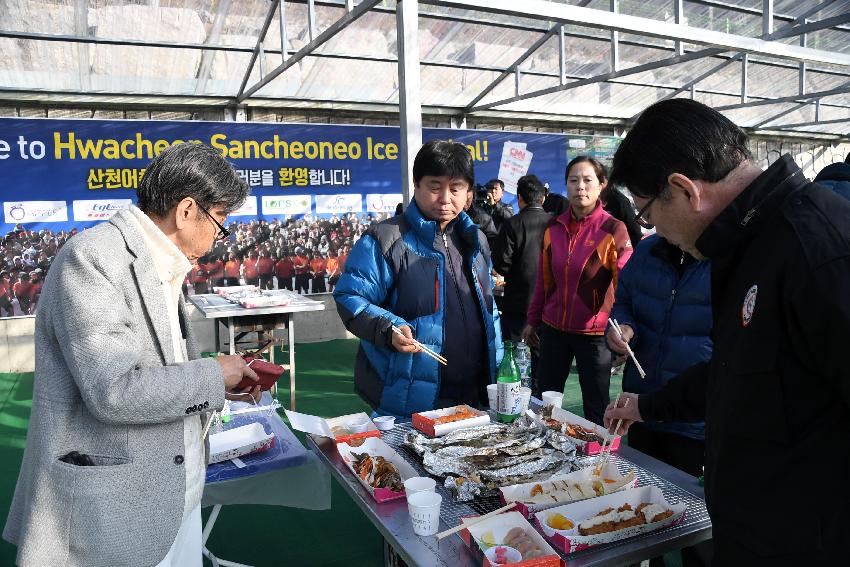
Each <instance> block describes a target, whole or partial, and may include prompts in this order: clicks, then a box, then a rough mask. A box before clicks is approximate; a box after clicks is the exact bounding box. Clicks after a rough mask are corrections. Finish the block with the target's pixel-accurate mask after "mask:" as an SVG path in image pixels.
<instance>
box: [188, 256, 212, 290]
mask: <svg viewBox="0 0 850 567" xmlns="http://www.w3.org/2000/svg"><path fill="white" fill-rule="evenodd" d="M206 261H207V257H206V256H203V257H202V258H201V259H200V260H199V261H198V263H197V264H196V265H194V266H192V270H191V271H190V272H189V283H190V284H192V289H193V290H195V295H198V294H201V293H209V291H210V290H209V284H208V279H207V272H206V270H204V264H205V263H206Z"/></svg>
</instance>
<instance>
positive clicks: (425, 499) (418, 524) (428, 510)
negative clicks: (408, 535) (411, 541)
mask: <svg viewBox="0 0 850 567" xmlns="http://www.w3.org/2000/svg"><path fill="white" fill-rule="evenodd" d="M442 502H443V497H442V496H440V495H439V494H437V493H436V492H417V493H415V494H411V495H410V496H409V497H408V498H407V511H408V512H409V513H410V523H412V524H413V533H415V534H416V535H420V536H432V535H434V534H436V533H437V531H439V529H440V504H442Z"/></svg>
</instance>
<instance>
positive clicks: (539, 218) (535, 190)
mask: <svg viewBox="0 0 850 567" xmlns="http://www.w3.org/2000/svg"><path fill="white" fill-rule="evenodd" d="M545 197H546V188H545V187H544V186H543V184H542V183H541V182H540V180H539V179H538V178H537V176H536V175H525V176H523V177H520V178H519V181H517V202H518V203H519V214H517V215H514V216H513V217H511V218H510V219H509V220H508V221H507V222H506V223H505V224H504V226H503V227H502V230H501V231H500V232H499V237H498V238H497V239H496V244H495V246H494V247H493V269H494V270H496V271H497V272H498V273H500V274H502V275H503V276H504V277H505V295H504V298H503V299H502V313H501V314H502V338H503V339H505V340H508V339H510V340H512V341H519V340H520V339H521V338H522V337H521V335H522V329H523V328H524V327H525V320H526V312H527V311H528V304H529V303H530V302H531V294H532V293H533V292H534V281H535V279H536V278H537V264H538V261H539V259H540V247H541V244H542V242H543V231H544V230H545V229H546V225H548V224H549V221H550V220H552V215H551V214H549V213H547V212H546V211H544V210H543V206H542V205H543V199H544V198H545Z"/></svg>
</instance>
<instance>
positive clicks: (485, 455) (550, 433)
mask: <svg viewBox="0 0 850 567" xmlns="http://www.w3.org/2000/svg"><path fill="white" fill-rule="evenodd" d="M405 445H406V446H407V447H409V448H410V449H411V450H412V451H413V452H415V453H416V454H417V455H419V456H420V457H421V458H422V464H423V466H424V467H425V470H427V471H428V472H429V473H431V474H433V475H436V476H444V477H447V478H446V483H445V486H446V487H447V488H449V489H451V491H452V493H453V494H454V496H455V498H456V499H458V500H461V501H468V500H471V499H472V498H474V497H475V496H478V495H488V494H492V493H493V491H495V490H496V489H497V488H498V487H500V486H507V485H510V484H517V483H523V482H531V481H535V480H543V479H546V478H549V477H550V476H551V475H553V474H555V473H559V472H565V473H566V472H571V471H573V470H575V469H576V468H578V467H577V466H576V462H575V461H576V447H575V445H574V444H573V442H572V441H570V439H569V437H568V436H567V435H566V434H564V433H562V432H560V431H555V430H552V429H549V428H548V427H545V426H543V425H542V424H540V423H537V422H534V421H533V420H530V419H528V418H525V417H521V418H520V419H518V420H516V421H514V422H513V423H512V424H510V425H505V424H501V423H491V424H489V425H483V426H480V427H470V428H468V429H459V430H457V431H453V432H451V433H449V434H448V435H446V436H444V437H438V438H430V437H426V436H425V435H423V434H421V433H419V432H418V431H415V430H411V431H410V432H409V433H408V434H407V437H406V439H405Z"/></svg>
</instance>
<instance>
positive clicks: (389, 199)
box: [366, 193, 404, 213]
mask: <svg viewBox="0 0 850 567" xmlns="http://www.w3.org/2000/svg"><path fill="white" fill-rule="evenodd" d="M403 200H404V197H403V196H402V194H401V193H369V194H368V195H366V212H367V213H394V212H395V208H396V207H397V206H398V204H399V203H401V202H402V201H403Z"/></svg>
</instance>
